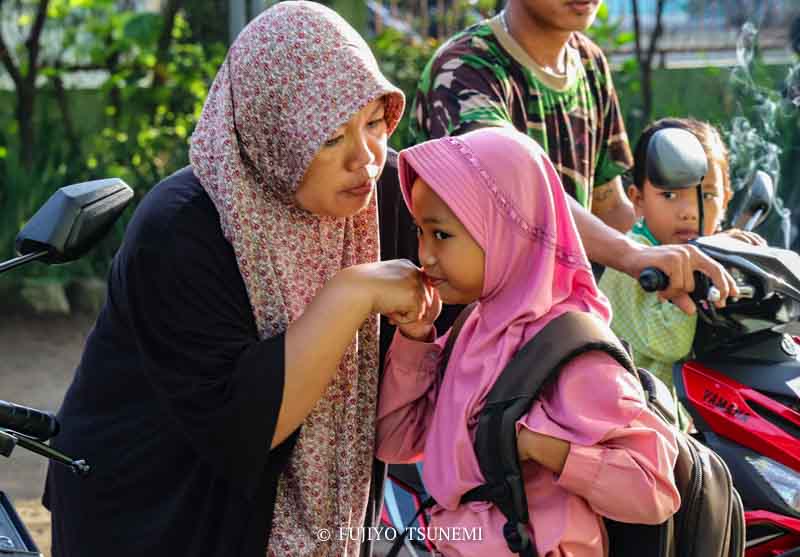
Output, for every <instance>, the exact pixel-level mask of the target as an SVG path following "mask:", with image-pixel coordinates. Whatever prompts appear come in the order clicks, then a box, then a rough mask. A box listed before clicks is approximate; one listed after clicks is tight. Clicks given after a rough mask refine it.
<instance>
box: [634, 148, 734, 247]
mask: <svg viewBox="0 0 800 557" xmlns="http://www.w3.org/2000/svg"><path fill="white" fill-rule="evenodd" d="M629 194H630V197H631V199H632V201H633V204H634V206H635V207H636V213H637V215H638V216H640V217H644V220H645V222H646V223H647V227H648V228H649V229H650V231H651V232H652V233H653V236H655V238H656V240H658V241H659V243H661V244H685V243H687V242H688V241H689V240H693V239H695V238H697V236H698V232H699V230H698V226H699V222H698V221H699V213H698V210H697V188H686V189H683V190H678V191H668V190H662V189H659V188H656V187H655V186H654V185H653V184H652V183H650V181H649V180H645V183H644V189H643V190H642V191H639V189H638V188H637V187H636V186H631V187H630V189H629ZM728 201H730V192H728V191H726V190H725V183H724V181H723V176H722V169H721V168H720V166H719V164H718V163H716V162H713V163H711V165H710V166H709V172H708V174H706V176H705V178H704V179H703V202H704V206H703V207H704V215H703V228H704V229H705V230H703V235H704V236H708V235H710V234H713V233H715V232H716V231H717V228H718V227H719V224H720V222H721V221H722V218H723V217H724V216H725V208H726V207H727V206H728Z"/></svg>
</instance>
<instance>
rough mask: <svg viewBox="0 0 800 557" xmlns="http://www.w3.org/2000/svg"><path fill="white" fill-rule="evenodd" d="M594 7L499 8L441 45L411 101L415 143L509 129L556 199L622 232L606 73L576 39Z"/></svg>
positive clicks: (620, 145) (513, 2) (620, 135)
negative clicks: (542, 155) (532, 151)
mask: <svg viewBox="0 0 800 557" xmlns="http://www.w3.org/2000/svg"><path fill="white" fill-rule="evenodd" d="M599 3H600V2H599V0H594V1H565V0H508V4H507V6H506V8H505V10H504V11H503V12H501V13H500V14H499V15H498V16H496V17H494V18H492V19H489V20H486V21H483V22H481V23H478V24H476V25H473V26H472V27H470V28H468V29H466V30H464V31H462V32H461V33H459V34H457V35H456V36H455V37H453V38H452V39H450V40H449V41H448V42H447V43H446V44H445V45H444V46H442V48H440V49H439V51H438V52H437V53H436V55H435V56H434V57H433V59H432V60H431V61H430V62H429V63H428V65H427V66H426V68H425V70H424V72H423V74H422V77H421V80H420V83H419V89H418V92H417V94H416V98H415V99H414V104H413V108H412V117H411V127H410V129H411V134H412V138H413V140H414V142H415V143H420V142H422V141H425V140H427V139H433V138H437V137H442V136H445V135H455V134H460V133H464V132H465V131H468V130H470V129H474V128H476V127H481V126H503V125H513V126H514V127H515V128H516V129H518V130H520V131H522V132H523V133H527V134H528V135H529V136H531V137H532V138H533V139H535V140H536V141H538V142H539V144H540V145H542V147H543V148H544V149H545V151H547V152H548V154H549V155H550V158H551V160H552V161H553V164H554V165H555V167H556V169H557V170H558V172H559V174H560V176H561V180H562V182H563V184H564V189H565V190H566V192H567V193H568V194H569V195H570V196H572V197H573V198H574V199H576V200H577V201H578V203H579V204H580V205H581V206H582V207H584V208H586V209H588V210H591V211H592V212H593V213H594V214H595V215H596V216H598V217H599V218H600V219H601V220H602V221H603V222H605V223H606V224H608V225H609V226H612V227H614V228H616V229H617V230H619V231H622V232H626V231H627V230H629V229H630V227H631V226H632V225H633V220H634V215H633V207H632V206H631V204H630V202H629V201H628V198H627V196H626V195H625V193H624V189H623V187H622V182H621V180H620V175H621V174H622V173H623V172H625V171H626V170H628V169H629V168H630V167H631V166H632V163H633V160H632V157H631V152H630V146H629V145H628V138H627V136H626V134H625V125H624V123H623V121H622V115H621V113H620V107H619V101H618V99H617V94H616V91H615V90H614V84H613V82H612V79H611V71H610V69H609V67H608V62H607V61H606V58H605V56H604V55H603V53H602V51H601V50H600V48H599V47H597V45H595V44H594V43H592V42H591V41H590V40H589V39H588V38H587V37H586V36H585V35H583V34H581V33H580V31H584V30H585V29H587V28H588V27H589V25H591V23H592V21H593V20H594V18H595V15H596V13H597V8H598V7H599Z"/></svg>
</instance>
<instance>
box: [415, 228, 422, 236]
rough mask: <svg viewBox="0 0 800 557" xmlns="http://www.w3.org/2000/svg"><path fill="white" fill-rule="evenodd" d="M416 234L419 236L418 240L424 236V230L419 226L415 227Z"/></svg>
mask: <svg viewBox="0 0 800 557" xmlns="http://www.w3.org/2000/svg"><path fill="white" fill-rule="evenodd" d="M414 233H415V234H416V235H417V238H419V237H420V236H422V228H420V227H419V226H417V225H414Z"/></svg>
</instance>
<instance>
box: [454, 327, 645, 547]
mask: <svg viewBox="0 0 800 557" xmlns="http://www.w3.org/2000/svg"><path fill="white" fill-rule="evenodd" d="M595 350H600V351H602V352H605V353H607V354H609V355H611V356H612V357H613V358H614V359H615V360H616V361H617V362H619V363H620V365H622V366H623V367H625V369H627V370H628V371H629V372H630V373H632V374H634V375H636V369H635V368H634V365H633V362H632V361H631V358H630V356H629V355H628V353H627V352H626V350H625V348H624V347H623V346H622V344H621V343H620V341H619V339H617V337H616V336H615V335H614V333H613V332H611V330H610V329H609V328H608V326H607V325H605V324H604V323H603V322H602V321H600V320H599V319H597V318H596V317H594V316H593V315H591V314H589V313H585V312H568V313H565V314H563V315H561V316H559V317H557V318H556V319H554V320H553V321H551V322H550V323H548V324H547V326H545V328H544V329H542V330H541V331H540V332H539V334H537V335H536V336H535V337H533V338H532V339H531V340H530V341H529V342H528V343H527V344H526V345H525V346H523V347H522V349H521V350H520V351H519V352H517V354H516V355H515V356H514V357H513V358H512V359H511V361H510V362H509V363H508V364H507V365H506V367H505V368H504V369H503V371H502V373H501V374H500V376H499V377H498V379H497V381H496V382H495V384H494V385H493V386H492V388H491V390H490V391H489V395H488V396H487V399H486V404H485V406H484V408H483V409H482V410H481V412H480V415H479V417H478V426H477V431H476V434H475V453H476V455H477V457H478V463H479V465H480V468H481V472H482V473H483V476H484V478H485V479H486V483H485V484H484V485H481V486H478V487H477V488H475V489H473V490H471V491H469V492H467V493H466V494H465V495H464V497H462V499H461V500H462V502H468V501H476V500H482V501H490V502H492V503H494V504H495V505H496V506H497V507H498V508H499V509H500V511H501V512H502V513H503V514H504V515H505V516H506V518H507V519H508V522H507V523H506V525H505V526H504V527H503V534H504V536H505V538H506V542H507V543H508V546H509V549H511V551H512V552H514V553H519V554H520V555H523V556H529V555H530V556H533V555H535V544H534V543H533V540H532V537H531V534H532V533H531V534H529V533H528V522H529V516H528V501H527V498H526V496H525V486H524V482H523V479H522V469H521V466H520V462H519V455H518V454H517V431H516V422H517V420H519V419H520V418H521V417H522V416H523V415H524V414H525V413H527V412H528V411H529V410H530V408H531V406H532V405H533V401H534V400H535V399H536V397H537V396H538V394H539V392H540V391H541V389H542V388H543V387H544V386H545V384H546V383H547V382H549V381H550V380H552V379H553V378H554V377H556V376H557V374H558V372H560V371H561V369H562V368H563V367H564V365H566V364H567V363H569V362H570V361H571V360H572V359H574V358H576V357H578V356H580V355H581V354H584V353H586V352H590V351H595Z"/></svg>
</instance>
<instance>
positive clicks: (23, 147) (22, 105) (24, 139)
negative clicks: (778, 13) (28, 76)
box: [16, 82, 36, 170]
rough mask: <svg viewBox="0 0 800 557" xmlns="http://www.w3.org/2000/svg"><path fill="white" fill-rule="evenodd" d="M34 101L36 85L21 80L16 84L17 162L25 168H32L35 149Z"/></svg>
mask: <svg viewBox="0 0 800 557" xmlns="http://www.w3.org/2000/svg"><path fill="white" fill-rule="evenodd" d="M35 101H36V87H29V86H28V85H27V83H25V82H23V83H21V84H19V85H18V86H17V109H16V116H17V125H18V130H17V136H18V137H19V163H20V164H21V165H22V167H23V168H25V169H26V170H30V169H32V168H33V155H34V151H35V144H34V141H35V139H34V132H33V110H34V106H35Z"/></svg>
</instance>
